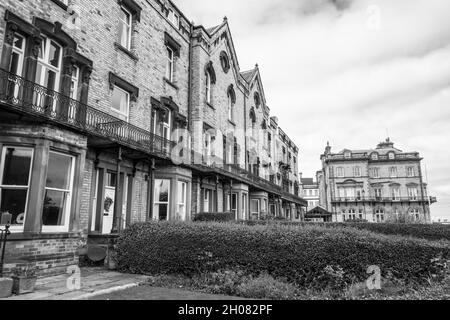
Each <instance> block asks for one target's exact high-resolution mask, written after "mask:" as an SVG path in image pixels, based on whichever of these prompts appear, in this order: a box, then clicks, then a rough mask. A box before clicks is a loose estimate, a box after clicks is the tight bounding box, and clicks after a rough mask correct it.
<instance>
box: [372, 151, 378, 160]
mask: <svg viewBox="0 0 450 320" xmlns="http://www.w3.org/2000/svg"><path fill="white" fill-rule="evenodd" d="M378 159H379V156H378V153H376V152H375V153H372V160H374V161H377V160H378Z"/></svg>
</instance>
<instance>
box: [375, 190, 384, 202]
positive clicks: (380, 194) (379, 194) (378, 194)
mask: <svg viewBox="0 0 450 320" xmlns="http://www.w3.org/2000/svg"><path fill="white" fill-rule="evenodd" d="M374 194H375V199H382V198H383V188H375V189H374Z"/></svg>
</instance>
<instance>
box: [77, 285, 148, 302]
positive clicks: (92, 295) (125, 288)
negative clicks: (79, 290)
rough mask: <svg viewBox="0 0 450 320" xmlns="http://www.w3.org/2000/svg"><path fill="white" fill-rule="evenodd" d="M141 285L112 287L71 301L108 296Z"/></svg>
mask: <svg viewBox="0 0 450 320" xmlns="http://www.w3.org/2000/svg"><path fill="white" fill-rule="evenodd" d="M140 285H141V282H135V283H130V284H126V285H123V286H117V287H112V288H108V289H103V290H99V291H96V292H92V293H87V294H84V295H82V296H79V297H76V298H73V299H71V300H86V299H89V298H93V297H96V296H101V295H104V294H109V293H113V292H117V291H122V290H127V289H131V288H135V287H139V286H140Z"/></svg>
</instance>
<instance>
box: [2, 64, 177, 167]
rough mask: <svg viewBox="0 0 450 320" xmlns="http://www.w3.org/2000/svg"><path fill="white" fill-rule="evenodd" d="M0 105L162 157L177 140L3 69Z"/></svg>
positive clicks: (166, 156) (169, 151)
mask: <svg viewBox="0 0 450 320" xmlns="http://www.w3.org/2000/svg"><path fill="white" fill-rule="evenodd" d="M0 104H2V105H4V104H6V105H8V106H9V107H10V108H12V109H14V110H17V111H20V112H22V113H25V114H28V115H32V116H35V117H38V118H42V119H45V120H49V121H51V122H54V123H58V124H61V125H63V126H65V127H69V128H72V129H76V130H78V131H81V132H83V133H87V134H91V135H94V136H98V137H100V138H105V139H108V140H111V141H114V142H117V143H119V144H122V145H124V146H128V147H131V148H133V149H137V150H140V151H142V152H145V153H148V154H150V155H155V156H159V157H162V158H168V157H170V153H171V151H172V148H173V147H174V143H173V142H172V141H169V140H167V139H164V138H162V137H160V136H157V135H155V134H152V133H151V132H149V131H147V130H145V129H142V128H139V127H137V126H134V125H132V124H129V123H128V122H126V121H123V120H120V119H119V118H116V117H114V116H112V115H110V114H108V113H105V112H103V111H100V110H98V109H96V108H93V107H90V106H88V105H86V104H83V103H80V102H79V101H76V100H74V99H71V98H69V97H67V96H65V95H62V94H60V93H58V92H56V91H53V90H49V89H47V88H45V87H43V86H41V85H39V84H36V83H34V82H31V81H28V80H25V79H24V78H22V77H19V76H17V75H15V74H12V73H9V72H7V71H5V70H2V69H0Z"/></svg>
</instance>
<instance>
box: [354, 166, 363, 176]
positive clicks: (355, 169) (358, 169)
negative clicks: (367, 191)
mask: <svg viewBox="0 0 450 320" xmlns="http://www.w3.org/2000/svg"><path fill="white" fill-rule="evenodd" d="M353 173H354V174H355V177H356V178H361V176H362V170H361V167H354V168H353Z"/></svg>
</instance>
